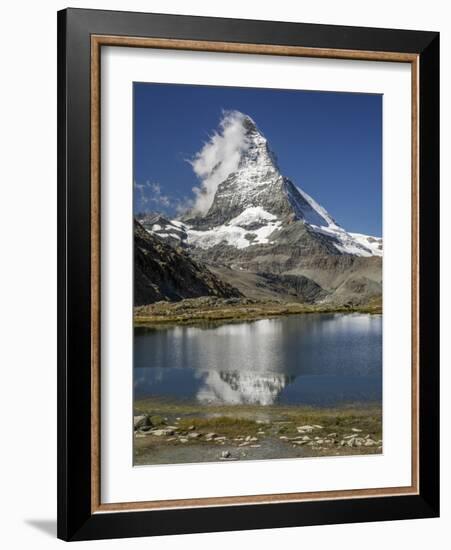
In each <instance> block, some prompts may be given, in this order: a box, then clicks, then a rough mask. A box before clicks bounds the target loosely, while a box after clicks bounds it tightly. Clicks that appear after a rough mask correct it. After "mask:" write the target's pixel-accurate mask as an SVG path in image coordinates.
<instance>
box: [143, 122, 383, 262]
mask: <svg viewBox="0 0 451 550" xmlns="http://www.w3.org/2000/svg"><path fill="white" fill-rule="evenodd" d="M232 115H233V113H232ZM232 115H231V114H230V113H229V114H228V115H227V116H228V117H230V116H232ZM233 120H234V125H235V126H236V124H241V125H242V128H239V130H240V131H239V132H238V130H237V129H236V128H235V129H234V135H236V134H239V135H240V139H242V140H244V143H245V144H246V146H245V147H241V149H240V150H239V155H240V156H239V161H236V159H235V161H234V163H233V167H234V168H235V170H234V171H232V172H231V173H229V174H228V175H227V177H226V178H225V179H224V180H223V181H221V182H220V183H218V184H217V186H216V187H215V189H216V190H215V193H214V198H213V200H212V202H211V205H210V206H209V208H208V210H207V211H206V212H205V213H203V214H199V213H198V212H195V211H193V212H192V213H191V215H189V214H188V215H185V216H184V218H183V221H181V220H167V219H165V218H163V217H162V216H160V217H156V218H153V219H151V220H149V221H148V222H147V223H144V222H141V223H143V225H144V226H145V227H146V229H147V230H148V231H150V232H152V233H155V234H157V235H158V236H159V237H160V238H163V239H170V240H171V241H172V242H173V243H174V242H175V243H178V244H182V245H184V246H190V247H195V248H200V249H203V250H205V249H209V248H212V247H215V246H217V245H221V244H226V245H229V246H232V247H235V248H237V249H239V250H241V249H244V248H249V247H252V246H256V245H265V244H271V243H272V242H273V240H277V239H278V238H279V235H280V231H277V232H276V233H275V231H276V230H280V229H283V228H284V227H287V226H288V225H289V224H290V223H292V222H293V221H300V222H303V224H304V225H305V226H306V227H308V228H309V229H310V231H311V233H312V234H313V235H315V234H316V235H318V236H319V237H320V238H322V239H323V240H324V239H326V240H327V241H328V242H330V243H331V245H332V247H334V248H335V250H336V251H337V252H339V253H341V254H351V255H354V256H363V257H370V256H382V239H380V238H378V237H371V236H367V235H362V234H359V233H349V232H347V231H346V230H345V229H343V228H342V227H341V226H340V225H338V224H337V222H336V221H335V220H334V218H333V217H332V216H331V215H330V214H329V213H328V212H327V210H326V209H325V208H324V207H322V206H321V205H320V204H318V203H317V202H316V201H315V200H314V199H313V198H312V197H311V196H310V195H308V194H307V193H306V192H305V191H303V190H302V189H301V188H299V187H297V186H296V185H294V184H293V183H292V182H291V181H290V180H289V179H288V178H286V177H285V176H283V175H282V174H281V173H280V170H279V167H278V165H277V160H276V157H275V155H274V153H273V152H272V151H271V150H270V148H269V145H268V142H267V140H266V138H265V137H264V136H263V134H262V133H261V132H260V130H259V129H258V128H257V126H256V124H255V122H254V121H253V120H252V119H251V118H250V117H249V116H247V115H244V114H242V113H235V115H234V116H233ZM222 127H223V129H224V125H222ZM226 137H227V136H226V134H225V133H224V134H223V135H222V137H221V136H219V137H218V134H215V140H218V139H219V140H221V139H222V140H224V139H226ZM213 145H215V143H213ZM213 145H212V147H213ZM204 149H205V147H204ZM207 149H208V148H207ZM235 149H236V148H235ZM235 149H234V154H235V153H236V152H237V150H235ZM221 150H227V147H226V146H225V145H224V143H223V142H221ZM222 162H224V160H223V161H222ZM212 170H218V167H217V166H215V167H214V168H212ZM225 173H226V172H224V174H225ZM204 176H205V177H206V178H208V174H206V173H205V174H204ZM215 185H216V184H215ZM209 192H211V188H209ZM273 234H274V237H273ZM281 238H282V237H281ZM329 246H330V245H329Z"/></svg>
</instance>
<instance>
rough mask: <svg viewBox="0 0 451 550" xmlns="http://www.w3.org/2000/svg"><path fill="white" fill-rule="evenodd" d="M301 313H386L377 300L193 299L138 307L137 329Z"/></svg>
mask: <svg viewBox="0 0 451 550" xmlns="http://www.w3.org/2000/svg"><path fill="white" fill-rule="evenodd" d="M301 313H303V314H304V313H305V314H308V313H370V314H380V313H382V304H381V303H380V301H375V302H372V303H370V304H366V305H364V306H352V305H340V306H337V305H335V306H334V305H324V304H322V305H309V304H300V303H297V302H288V303H286V302H272V301H270V302H257V301H252V300H224V299H217V298H192V299H186V300H181V301H180V302H157V303H155V304H149V305H145V306H138V307H135V310H134V323H135V326H142V325H165V324H177V325H187V324H196V323H202V322H220V323H236V322H242V321H255V320H258V319H268V318H271V317H280V316H283V315H296V314H301Z"/></svg>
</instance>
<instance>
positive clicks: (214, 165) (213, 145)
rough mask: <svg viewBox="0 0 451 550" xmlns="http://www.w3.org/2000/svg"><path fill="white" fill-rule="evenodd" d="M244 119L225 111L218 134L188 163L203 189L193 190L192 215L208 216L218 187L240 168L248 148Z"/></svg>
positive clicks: (236, 112)
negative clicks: (243, 154) (243, 155)
mask: <svg viewBox="0 0 451 550" xmlns="http://www.w3.org/2000/svg"><path fill="white" fill-rule="evenodd" d="M244 118H245V115H243V113H240V112H239V111H226V112H224V114H223V118H222V120H221V122H220V125H219V126H220V128H219V132H215V133H214V134H213V135H212V136H211V137H210V139H209V141H208V142H207V143H205V145H204V146H203V147H202V149H201V150H200V151H199V152H198V153H197V154H196V155H195V157H194V159H193V160H191V161H189V162H190V164H191V166H192V167H193V170H194V172H195V174H196V175H197V177H198V178H199V179H200V186H199V187H194V188H193V192H194V194H195V200H194V206H193V212H195V213H197V214H206V213H207V212H208V209H209V208H210V206H211V204H212V202H213V199H214V196H215V193H216V189H217V188H218V185H219V184H220V183H221V182H223V181H224V180H225V179H226V178H227V176H228V175H229V174H231V173H232V172H234V171H235V170H236V169H237V168H238V164H239V161H240V158H241V154H242V153H243V152H244V151H245V150H246V149H247V147H248V146H249V143H248V140H247V138H246V131H245V129H244V127H243V119H244Z"/></svg>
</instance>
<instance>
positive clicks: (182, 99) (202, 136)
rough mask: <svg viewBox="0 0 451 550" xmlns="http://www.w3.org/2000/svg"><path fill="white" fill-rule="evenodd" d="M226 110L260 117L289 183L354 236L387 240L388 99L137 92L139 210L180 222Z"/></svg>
mask: <svg viewBox="0 0 451 550" xmlns="http://www.w3.org/2000/svg"><path fill="white" fill-rule="evenodd" d="M224 110H238V111H241V112H243V113H245V114H248V115H249V116H251V117H252V118H253V119H254V121H255V122H256V124H257V126H258V127H259V129H260V130H261V132H262V133H263V134H264V135H265V137H266V138H267V139H268V141H269V144H270V147H271V149H272V150H273V151H274V152H275V153H276V155H277V158H278V162H279V167H280V169H281V172H282V174H283V175H285V176H287V177H289V178H290V179H291V180H292V181H293V182H294V183H295V184H297V185H298V186H300V187H301V188H302V189H304V190H305V191H306V192H307V193H308V194H309V195H311V196H312V197H313V198H314V199H315V200H316V201H317V202H319V203H320V204H321V205H322V206H324V207H325V208H326V209H327V210H328V211H329V213H330V214H331V215H332V216H333V217H334V218H335V219H336V221H337V222H338V223H339V224H340V225H342V226H343V227H344V228H345V229H346V230H348V231H352V232H359V233H366V234H371V235H376V236H381V234H382V96H381V95H376V94H374V95H373V94H355V93H335V92H310V91H298V90H294V91H292V90H272V89H271V90H268V89H260V88H258V89H257V88H227V87H211V86H190V85H173V84H152V83H134V182H135V193H134V208H135V211H142V210H157V211H161V212H164V213H166V214H168V215H170V216H173V215H175V213H176V211H177V208H178V207H180V206H183V205H184V204H186V202H187V201H189V200H190V199H193V198H194V194H193V192H192V188H193V187H195V186H199V180H198V178H197V177H196V175H195V174H194V172H193V169H192V166H191V165H190V163H189V162H188V160H189V159H193V157H194V155H195V154H196V153H197V152H198V151H199V150H200V149H201V148H202V146H203V145H204V143H205V142H206V141H208V139H209V136H211V134H212V132H213V131H214V130H216V129H217V126H218V123H219V121H220V120H221V118H222V113H223V111H224Z"/></svg>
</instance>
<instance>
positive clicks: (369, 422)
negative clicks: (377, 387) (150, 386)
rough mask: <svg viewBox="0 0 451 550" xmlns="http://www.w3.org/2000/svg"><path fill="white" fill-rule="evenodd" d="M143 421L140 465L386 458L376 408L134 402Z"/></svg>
mask: <svg viewBox="0 0 451 550" xmlns="http://www.w3.org/2000/svg"><path fill="white" fill-rule="evenodd" d="M141 418H144V419H147V420H146V422H148V425H147V426H145V427H143V428H138V429H136V430H135V462H136V463H137V464H151V463H162V462H170V461H171V460H172V461H174V462H177V461H178V460H177V456H182V457H183V458H181V459H180V461H183V462H202V461H211V460H215V459H216V460H217V459H223V458H225V459H227V458H230V459H235V460H242V459H248V460H249V459H256V458H290V457H301V456H302V457H309V456H310V457H312V456H336V455H361V454H375V453H381V452H382V410H381V407H380V405H377V404H371V405H359V404H352V405H348V406H345V407H341V408H313V407H305V406H303V407H297V406H276V405H274V406H260V405H213V404H208V405H201V404H199V403H195V402H186V403H185V402H181V401H175V402H173V401H165V400H162V399H146V400H139V401H136V402H135V419H141ZM179 451H180V452H179ZM180 453H183V454H182V455H180ZM224 453H225V455H226V456H223V455H224ZM227 455H229V456H227ZM162 457H163V458H162ZM172 457H173V458H172Z"/></svg>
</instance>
